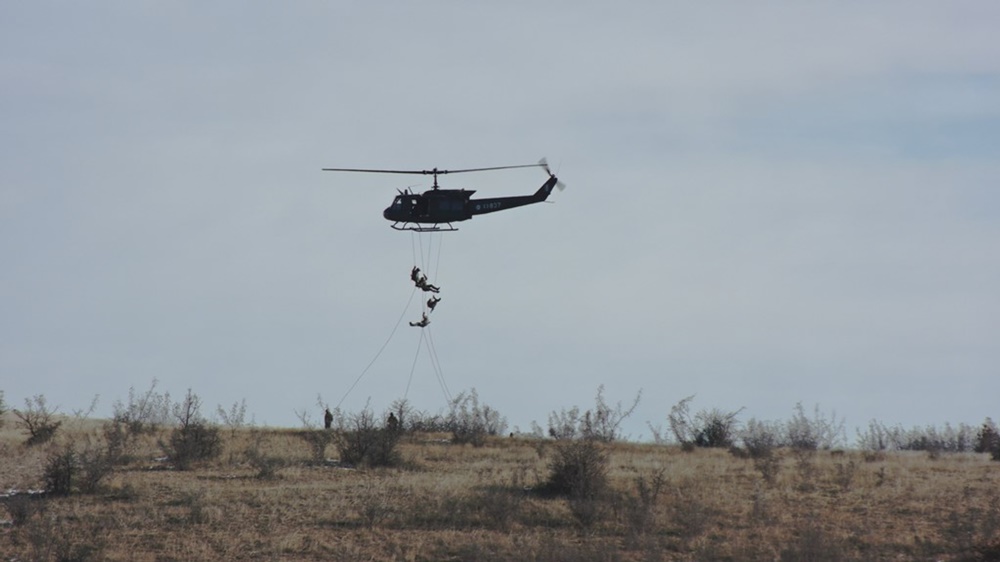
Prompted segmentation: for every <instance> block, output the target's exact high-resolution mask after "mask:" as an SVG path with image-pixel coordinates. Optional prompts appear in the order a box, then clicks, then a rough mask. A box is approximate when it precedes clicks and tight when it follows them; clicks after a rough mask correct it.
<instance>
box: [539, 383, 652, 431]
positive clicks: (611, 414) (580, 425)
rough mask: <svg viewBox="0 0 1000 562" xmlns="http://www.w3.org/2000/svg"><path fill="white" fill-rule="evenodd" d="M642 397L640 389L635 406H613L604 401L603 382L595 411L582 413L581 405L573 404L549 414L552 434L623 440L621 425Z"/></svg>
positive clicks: (595, 403) (596, 399)
mask: <svg viewBox="0 0 1000 562" xmlns="http://www.w3.org/2000/svg"><path fill="white" fill-rule="evenodd" d="M641 398H642V390H639V392H638V393H637V394H636V396H635V400H633V401H632V405H631V406H629V407H628V408H627V409H626V408H625V407H623V406H622V403H621V402H618V403H617V404H616V405H615V407H613V408H612V407H611V406H610V405H608V403H607V402H606V401H605V400H604V385H603V384H602V385H601V386H599V387H597V397H596V398H595V399H594V409H593V410H587V411H586V412H584V413H583V415H581V414H580V408H579V407H577V406H573V407H572V408H571V409H569V410H563V411H561V412H559V413H556V412H552V413H551V414H549V436H550V437H552V438H554V439H577V438H583V439H596V440H598V441H604V442H606V443H610V442H612V441H615V440H618V439H621V438H622V435H621V432H620V428H621V424H622V422H623V421H625V420H626V419H627V418H628V417H629V416H631V415H632V413H633V412H634V411H635V409H636V408H637V407H638V406H639V400H640V399H641ZM536 433H537V431H536Z"/></svg>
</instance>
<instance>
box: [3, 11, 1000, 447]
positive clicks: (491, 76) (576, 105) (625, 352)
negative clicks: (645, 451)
mask: <svg viewBox="0 0 1000 562" xmlns="http://www.w3.org/2000/svg"><path fill="white" fill-rule="evenodd" d="M998 24H1000V4H997V3H995V2H990V1H979V2H963V1H958V2H948V3H941V2H935V1H920V0H916V1H914V0H905V1H903V0H899V1H893V0H890V1H886V2H879V3H875V4H872V3H869V2H791V1H788V2H759V3H744V2H702V3H693V2H673V1H671V2H656V1H649V2H643V1H636V2H626V3H616V4H614V5H612V3H609V2H568V1H552V2H541V3H539V2H531V3H529V2H517V1H512V2H495V3H485V2H457V1H429V2H420V3H413V2H394V1H390V2H380V3H372V2H361V1H358V2H349V1H343V2H310V1H302V2H286V3H273V2H260V1H249V2H245V1H240V2H235V1H221V2H213V3H208V4H206V3H203V2H155V1H140V2H127V3H120V2H97V3H71V2H47V1H40V2H29V3H4V4H3V6H2V7H0V123H2V127H0V391H3V392H4V396H5V399H6V402H7V404H8V405H9V406H15V407H16V406H19V405H22V404H23V402H24V400H25V398H28V397H31V396H34V395H37V394H43V395H45V397H46V398H47V400H48V402H49V404H50V405H53V406H57V407H59V408H60V411H62V412H65V413H69V412H72V411H75V410H78V409H85V408H87V407H88V405H89V404H90V402H91V400H92V399H93V398H94V397H95V396H98V397H99V398H98V403H97V409H96V410H95V413H94V415H96V416H108V415H110V413H111V411H112V408H113V405H114V403H115V401H117V400H124V399H127V396H128V391H129V388H135V389H136V390H138V391H142V390H145V389H147V388H149V387H150V385H151V384H152V383H153V381H156V385H157V386H156V388H157V390H159V391H162V392H169V393H170V394H171V396H172V397H174V398H179V397H180V396H182V395H183V394H184V393H185V392H186V391H187V389H191V390H192V391H193V392H194V393H195V394H197V395H198V396H199V397H200V398H201V399H202V402H203V404H204V408H205V413H206V414H209V415H210V414H212V413H213V412H214V411H215V407H216V406H217V405H221V406H223V407H224V408H227V409H228V408H229V407H230V406H231V405H232V404H234V403H236V402H239V401H242V400H245V401H246V405H247V411H248V416H252V419H253V421H254V422H255V423H257V424H266V425H272V426H285V427H295V426H298V425H300V423H301V420H300V417H301V416H300V414H302V413H305V414H307V415H308V416H309V417H310V419H312V420H316V421H318V419H319V417H320V416H321V411H320V410H318V406H317V404H318V402H321V403H323V404H329V405H330V406H331V407H332V406H337V405H340V406H341V407H342V408H343V409H344V410H346V411H349V412H351V411H358V410H360V409H361V408H364V407H365V406H366V404H367V405H369V406H370V407H371V408H373V409H375V410H377V411H384V410H385V409H386V408H388V407H389V405H390V404H391V403H392V402H393V401H394V400H397V399H400V398H403V397H405V398H406V399H407V400H409V401H410V403H411V405H412V406H413V407H414V408H416V409H418V410H422V411H425V412H428V413H436V412H440V411H443V410H444V409H445V407H446V405H447V399H448V397H454V396H457V395H458V394H459V393H461V392H463V391H465V392H468V391H470V390H471V389H475V390H476V392H477V394H478V396H479V399H480V401H481V402H483V403H486V404H489V405H490V406H491V407H493V408H495V409H496V410H498V411H499V412H500V413H501V414H503V415H504V416H506V418H507V420H508V422H509V424H510V426H511V427H512V428H515V427H516V428H517V429H520V430H522V431H527V430H529V429H530V425H531V423H532V422H533V421H535V422H538V423H539V424H540V425H541V426H543V427H544V426H545V425H546V422H547V419H548V416H549V414H550V413H551V412H554V411H561V410H563V409H569V408H571V407H573V406H579V407H581V408H582V409H586V408H590V407H593V405H594V399H595V396H596V393H597V390H598V388H599V387H601V386H602V385H603V386H604V397H605V399H606V400H607V401H608V402H610V403H611V404H614V403H616V402H618V401H621V402H623V403H624V404H625V405H627V404H628V403H630V402H631V401H632V400H633V399H634V398H635V396H636V395H637V393H639V392H640V391H641V393H642V398H641V401H640V404H639V407H638V408H637V409H636V411H635V413H634V414H633V415H632V417H631V418H629V420H628V421H627V422H626V424H625V425H624V426H623V431H624V432H625V433H626V434H627V435H628V436H629V437H630V438H632V439H648V438H649V437H650V430H649V427H648V426H649V425H650V424H651V425H653V426H654V427H655V426H666V417H667V414H668V413H669V411H670V408H671V406H673V405H674V404H676V403H677V402H678V401H680V400H682V399H684V398H685V397H688V396H691V395H694V396H695V398H694V399H693V401H692V403H691V407H692V409H693V410H694V411H697V410H699V409H711V408H720V409H723V410H726V411H735V410H738V409H740V408H743V410H742V412H741V415H740V418H741V419H743V420H747V419H749V418H757V419H764V420H779V419H788V418H790V417H791V416H792V415H793V413H794V408H795V405H796V404H797V403H802V404H803V405H804V406H805V408H806V410H807V411H812V409H813V407H814V406H818V407H819V408H820V410H821V411H822V412H824V413H827V414H830V413H833V414H834V415H836V416H837V417H839V418H842V419H844V420H846V422H847V426H848V428H853V427H856V426H862V427H864V426H866V425H867V423H868V421H869V420H872V419H877V420H881V421H882V422H884V423H886V424H891V425H894V424H897V423H899V424H902V425H904V426H906V427H910V426H925V425H941V424H944V423H946V422H947V423H951V424H957V423H969V424H978V423H980V422H981V421H982V420H983V419H984V418H985V417H987V416H992V417H993V418H994V419H997V418H998V417H1000V410H998V405H997V397H998V396H1000V372H998V370H1000V369H998V367H1000V339H998V334H1000V289H998V287H1000V193H998V187H1000V41H998V40H997V39H996V33H995V30H996V28H997V25H998ZM541 157H547V158H548V161H549V162H550V164H551V166H552V170H553V172H555V173H556V174H557V175H558V176H559V178H560V179H561V180H562V181H563V182H564V183H565V184H566V185H567V189H566V190H565V191H562V192H554V193H553V195H552V197H551V198H550V202H552V204H540V205H532V206H528V207H523V208H519V209H513V210H509V211H504V212H502V213H496V214H491V215H484V216H478V217H476V218H474V219H473V220H471V221H467V222H462V223H459V224H456V225H455V226H457V227H458V228H459V231H458V232H451V233H444V234H414V233H410V232H397V231H394V230H392V229H390V228H389V223H388V222H387V221H385V220H384V219H383V218H382V216H381V212H382V210H383V209H384V208H385V207H386V206H387V205H388V204H389V203H390V202H391V200H392V197H393V196H394V195H395V194H396V192H397V189H402V188H407V187H410V188H413V189H416V190H423V189H429V188H430V185H431V182H430V178H428V177H425V176H419V175H416V176H399V175H379V174H349V173H331V172H323V171H321V169H322V168H326V167H351V168H354V167H356V168H391V169H414V170H422V169H430V168H435V167H437V168H441V169H463V168H477V167H489V166H506V165H517V164H531V163H534V162H536V161H538V159H539V158H541ZM546 177H547V176H546V174H545V173H544V171H543V170H541V169H538V168H533V169H532V168H529V169H519V170H506V171H499V172H484V173H475V174H456V175H449V176H443V177H442V178H440V183H441V185H442V186H444V187H448V188H465V189H475V190H477V194H478V196H484V197H494V196H505V195H523V194H528V193H533V192H534V191H535V190H536V189H538V187H539V186H540V185H541V184H542V183H543V182H544V181H545V179H546ZM414 265H420V266H421V267H423V268H424V270H425V271H427V272H429V273H430V274H431V281H432V282H433V283H435V284H436V285H439V286H440V287H441V288H442V290H441V295H440V296H441V297H442V298H443V300H442V302H441V303H440V304H439V305H438V307H437V309H436V310H435V311H434V312H433V314H432V316H431V318H432V324H431V325H430V326H429V328H428V329H427V330H425V331H424V332H423V333H422V332H421V331H420V329H419V328H410V327H409V326H407V322H409V321H415V320H418V319H419V318H420V300H421V297H423V296H424V295H422V294H417V295H414V290H413V285H412V283H411V282H410V280H409V272H410V268H411V267H413V266H414ZM422 336H423V337H426V338H427V339H428V340H427V341H430V342H432V343H433V345H432V346H428V345H426V343H422V342H423V341H424V340H422V339H421V338H422ZM431 352H433V353H431ZM432 357H436V362H435V361H433V360H432ZM848 433H849V435H848V438H849V439H850V440H853V438H854V434H853V431H852V430H850V429H849V430H848Z"/></svg>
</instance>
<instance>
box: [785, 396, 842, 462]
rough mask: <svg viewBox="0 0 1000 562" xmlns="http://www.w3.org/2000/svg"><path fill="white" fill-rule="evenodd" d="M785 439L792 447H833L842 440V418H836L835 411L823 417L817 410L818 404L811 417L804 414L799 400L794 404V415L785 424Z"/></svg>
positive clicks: (838, 444)
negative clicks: (827, 416) (828, 416)
mask: <svg viewBox="0 0 1000 562" xmlns="http://www.w3.org/2000/svg"><path fill="white" fill-rule="evenodd" d="M786 432H787V435H786V440H787V442H788V446H790V447H791V448H793V449H799V450H810V451H815V450H817V449H833V448H835V447H838V446H840V445H841V444H843V442H844V420H843V418H841V419H840V420H838V419H837V413H836V412H833V413H832V414H830V418H829V419H827V418H824V417H823V415H822V414H821V413H820V411H819V405H818V404H817V405H816V408H815V410H814V413H813V418H812V419H809V417H808V416H806V412H805V408H803V407H802V403H801V402H799V403H797V404H796V405H795V415H794V416H792V419H790V420H788V423H787V425H786Z"/></svg>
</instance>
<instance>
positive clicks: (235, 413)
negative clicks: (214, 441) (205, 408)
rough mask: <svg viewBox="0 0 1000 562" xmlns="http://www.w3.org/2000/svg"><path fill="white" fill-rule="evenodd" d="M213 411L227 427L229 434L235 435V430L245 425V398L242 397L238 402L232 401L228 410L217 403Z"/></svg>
mask: <svg viewBox="0 0 1000 562" xmlns="http://www.w3.org/2000/svg"><path fill="white" fill-rule="evenodd" d="M215 413H216V414H217V415H218V416H219V419H220V420H222V423H224V424H225V425H226V427H228V428H229V432H230V435H236V430H238V429H240V428H241V427H243V426H244V425H246V418H247V400H246V398H244V399H243V400H241V401H239V402H233V405H232V407H231V408H229V409H228V410H226V409H225V408H223V407H222V405H221V404H219V405H218V406H216V408H215Z"/></svg>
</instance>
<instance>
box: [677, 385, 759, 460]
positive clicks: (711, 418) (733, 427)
mask: <svg viewBox="0 0 1000 562" xmlns="http://www.w3.org/2000/svg"><path fill="white" fill-rule="evenodd" d="M692 400H694V396H693V395H692V396H688V397H687V398H685V399H683V400H681V401H680V402H678V403H677V404H674V406H673V407H672V408H671V409H670V414H669V415H668V416H667V421H668V422H669V424H670V430H671V431H672V432H673V434H674V438H675V439H677V442H678V443H680V444H681V447H682V448H684V449H686V450H691V449H693V448H694V447H696V446H697V447H729V446H731V445H732V444H733V440H734V439H735V437H736V431H737V429H738V423H737V421H736V416H738V415H739V413H740V412H742V411H743V408H740V409H739V410H737V411H735V412H725V411H723V410H720V409H718V408H713V409H711V410H701V411H700V412H698V413H697V414H695V415H694V416H693V417H692V416H691V401H692Z"/></svg>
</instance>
